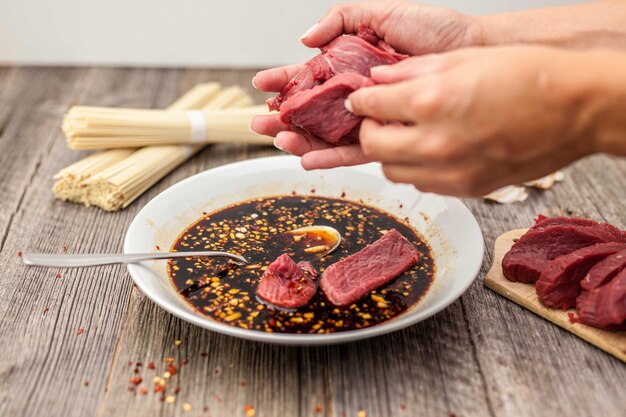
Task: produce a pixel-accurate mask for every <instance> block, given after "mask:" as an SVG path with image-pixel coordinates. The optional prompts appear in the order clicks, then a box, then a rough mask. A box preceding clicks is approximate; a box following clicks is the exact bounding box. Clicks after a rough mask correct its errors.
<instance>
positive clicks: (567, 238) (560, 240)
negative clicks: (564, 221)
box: [502, 220, 626, 284]
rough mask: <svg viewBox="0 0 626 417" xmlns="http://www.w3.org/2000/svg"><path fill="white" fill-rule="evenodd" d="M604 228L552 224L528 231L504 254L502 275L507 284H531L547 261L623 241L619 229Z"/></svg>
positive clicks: (598, 224) (598, 225) (623, 237)
mask: <svg viewBox="0 0 626 417" xmlns="http://www.w3.org/2000/svg"><path fill="white" fill-rule="evenodd" d="M546 221H547V220H546ZM605 225H606V224H605V223H603V224H600V223H597V224H596V226H576V225H555V226H549V227H545V228H538V229H535V230H532V229H531V230H529V231H528V232H526V233H525V234H524V235H523V236H522V237H521V238H520V239H519V240H518V241H517V242H515V244H513V246H512V247H511V249H510V250H509V251H508V252H507V253H506V254H505V255H504V258H503V259H502V272H503V273H504V276H505V277H506V278H507V279H508V280H509V281H517V282H523V283H527V284H528V283H534V282H535V281H537V279H539V276H540V275H541V272H542V271H543V270H544V268H545V267H546V266H547V263H548V261H551V260H553V259H556V258H558V257H559V256H563V255H567V254H568V253H571V252H574V251H575V250H577V249H580V248H584V247H586V246H591V245H595V244H597V243H606V242H626V235H624V234H623V233H621V231H620V230H619V229H617V228H615V229H616V230H617V231H619V232H620V233H615V232H614V231H613V230H612V229H610V228H608V227H606V226H605ZM609 226H610V225H609Z"/></svg>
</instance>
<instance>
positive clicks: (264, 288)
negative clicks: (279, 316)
mask: <svg viewBox="0 0 626 417" xmlns="http://www.w3.org/2000/svg"><path fill="white" fill-rule="evenodd" d="M316 277H317V271H316V270H315V269H314V268H313V266H312V265H311V264H310V263H308V262H304V261H303V262H300V263H298V264H296V263H295V262H294V261H293V259H291V258H290V257H289V255H286V254H284V255H280V256H279V257H278V258H276V260H275V261H274V262H272V263H271V264H269V266H268V267H267V269H266V270H265V272H264V273H263V276H262V277H261V283H260V284H259V286H258V288H257V290H256V293H257V295H258V296H259V297H261V298H262V299H263V300H266V301H267V302H269V303H271V304H273V305H275V306H278V307H283V308H298V307H302V306H303V305H306V304H307V303H308V302H309V301H310V300H311V298H313V296H314V295H315V293H316V291H317V283H316V282H315V278H316Z"/></svg>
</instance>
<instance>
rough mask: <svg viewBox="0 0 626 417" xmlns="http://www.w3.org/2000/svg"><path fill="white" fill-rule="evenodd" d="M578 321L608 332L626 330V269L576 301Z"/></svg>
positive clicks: (586, 292)
mask: <svg viewBox="0 0 626 417" xmlns="http://www.w3.org/2000/svg"><path fill="white" fill-rule="evenodd" d="M576 309H577V310H578V321H580V322H581V323H584V324H588V325H591V326H594V327H600V328H604V329H608V330H624V329H626V269H624V270H622V271H621V272H620V273H619V274H617V275H616V276H614V277H613V279H611V281H609V282H608V283H607V284H604V285H603V286H601V287H599V288H596V289H594V290H593V291H583V292H582V294H580V296H579V297H578V299H577V300H576Z"/></svg>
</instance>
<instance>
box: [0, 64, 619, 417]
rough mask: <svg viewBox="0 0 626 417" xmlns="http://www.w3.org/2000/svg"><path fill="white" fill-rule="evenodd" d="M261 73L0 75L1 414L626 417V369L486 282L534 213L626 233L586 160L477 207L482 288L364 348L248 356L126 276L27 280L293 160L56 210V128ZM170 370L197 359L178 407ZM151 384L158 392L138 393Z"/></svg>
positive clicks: (197, 160)
mask: <svg viewBox="0 0 626 417" xmlns="http://www.w3.org/2000/svg"><path fill="white" fill-rule="evenodd" d="M252 74H253V71H215V70H185V69H168V70H162V69H116V68H72V69H68V68H6V67H5V68H0V416H90V415H98V416H127V415H128V416H139V415H149V416H153V415H162V416H169V415H177V416H178V415H185V416H194V417H196V416H199V417H201V416H205V417H206V416H213V417H221V416H229V417H230V416H246V415H251V414H252V413H253V412H252V410H254V412H255V413H256V414H255V415H256V416H259V417H262V416H270V417H279V416H318V415H319V416H337V417H339V416H346V417H352V416H357V415H360V416H362V415H367V416H370V417H372V416H448V415H450V416H452V415H456V416H523V415H537V416H539V415H541V416H548V415H549V416H564V415H566V416H591V415H595V416H602V417H609V416H618V415H621V416H623V415H624V414H623V413H624V410H625V409H626V385H625V381H626V366H625V365H624V364H623V363H621V362H619V361H618V360H616V359H615V358H613V357H611V356H609V355H607V354H605V353H603V352H602V351H600V350H598V349H596V348H594V347H593V346H591V345H589V344H587V343H585V342H584V341H582V340H580V339H578V338H577V337H575V336H573V335H572V334H570V333H568V332H566V331H564V330H562V329H560V328H558V327H556V326H554V325H552V324H550V323H549V322H547V321H546V320H543V319H541V318H540V317H538V316H535V315H534V314H532V313H530V312H529V311H527V310H524V309H523V308H521V307H519V306H517V305H515V304H513V303H511V302H510V301H508V300H506V299H504V298H502V297H500V296H499V295H497V294H495V293H493V292H491V291H490V290H488V289H486V288H484V287H483V285H482V278H483V275H484V272H485V271H486V270H487V268H488V267H489V265H490V263H491V257H492V251H493V243H494V240H495V238H496V237H497V236H498V235H499V234H500V233H502V232H504V231H506V230H509V229H512V228H519V227H525V226H528V225H529V224H530V222H531V221H532V218H533V217H534V216H535V215H536V214H537V213H544V214H547V215H561V214H565V215H574V216H584V217H589V218H593V219H596V220H605V221H609V222H611V223H613V224H615V225H617V226H619V227H622V228H624V227H626V209H625V208H626V196H625V192H626V160H624V159H622V160H618V159H615V158H608V157H605V156H596V157H593V158H588V159H586V160H584V161H581V162H579V163H577V164H576V165H575V166H573V167H572V168H570V169H567V170H566V179H565V181H564V182H563V183H561V184H559V185H557V186H556V187H555V188H554V189H553V190H550V191H547V192H535V191H533V192H532V193H531V196H530V198H529V199H528V200H527V201H526V202H525V203H522V204H513V205H497V204H492V203H488V202H484V201H480V200H468V201H466V204H467V205H468V206H469V207H470V209H471V210H472V212H473V213H474V215H475V216H476V218H477V219H478V222H479V223H480V226H481V228H482V230H483V233H484V236H485V241H486V246H487V252H486V255H485V261H484V265H483V268H482V271H481V275H480V276H479V277H478V279H477V280H476V282H475V283H474V285H472V287H471V288H470V289H469V290H468V291H467V292H466V293H465V294H464V295H463V296H462V297H461V298H460V299H459V300H458V301H457V302H455V303H454V304H452V305H451V306H450V307H448V308H447V309H446V310H445V311H443V312H441V313H439V314H437V315H436V316H435V317H433V318H431V319H429V320H426V321H425V322H422V323H419V324H417V325H415V326H413V327H411V328H408V329H405V330H403V331H399V332H396V333H394V334H391V335H387V336H383V337H378V338H375V339H372V340H368V341H363V342H358V343H351V344H346V345H340V346H330V347H318V348H297V347H282V346H273V345H266V344H259V343H253V342H247V341H242V340H238V339H234V338H231V337H226V336H221V335H219V334H215V333H211V332H209V331H206V330H203V329H200V328H198V327H194V326H192V325H190V324H188V323H186V322H183V321H181V320H179V319H177V318H175V317H173V316H171V315H170V314H168V313H166V312H165V311H163V310H161V309H160V308H158V307H157V306H156V305H154V304H153V303H152V302H150V301H149V300H148V299H147V298H146V297H145V296H144V295H143V294H142V293H141V292H140V291H139V290H138V289H137V288H135V287H134V285H133V283H132V281H131V279H130V277H129V275H128V273H127V272H126V269H125V268H124V267H123V266H109V267H98V268H92V269H75V270H55V269H27V268H25V267H24V266H22V265H21V262H20V258H19V257H18V252H19V251H20V250H25V249H30V250H37V251H45V252H62V251H63V248H64V247H67V248H68V249H69V251H70V252H119V251H121V250H122V239H123V236H124V233H125V231H126V228H127V227H128V225H129V224H130V222H131V220H132V219H133V217H134V216H135V214H136V213H137V212H138V210H139V209H140V208H141V207H142V206H143V205H144V204H146V203H147V202H148V201H149V200H150V199H151V198H153V197H154V196H156V195H157V194H158V193H159V192H161V191H163V190H164V189H166V188H167V187H169V186H171V185H172V184H174V183H176V182H177V181H180V180H182V179H183V178H186V177H188V176H189V175H191V174H195V173H197V172H200V171H203V170H206V169H208V168H212V167H215V166H218V165H221V164H224V163H227V162H231V161H235V160H241V159H247V158H254V157H259V156H265V155H272V154H276V153H278V151H277V150H275V149H270V148H268V147H254V146H235V145H220V146H212V147H209V148H207V149H205V150H204V151H203V152H201V153H199V154H198V155H197V156H195V157H194V158H193V159H192V160H191V161H189V162H188V163H187V164H185V165H184V166H183V167H180V168H179V169H177V170H176V171H174V172H173V173H172V174H171V175H169V176H168V177H167V178H165V179H164V180H162V181H161V182H160V183H158V184H157V185H156V186H155V187H153V188H152V189H150V190H149V191H148V192H147V193H146V194H145V195H144V196H142V197H141V198H140V199H139V200H137V201H135V203H133V204H132V205H131V206H130V207H128V208H127V209H126V210H124V211H121V212H117V213H105V212H103V211H101V210H99V209H96V208H89V209H88V208H85V207H82V206H78V205H74V204H68V203H63V202H60V201H57V200H55V199H54V198H53V196H52V194H51V191H50V190H51V186H52V175H53V174H54V173H56V172H57V171H58V170H59V169H61V168H62V167H64V166H66V165H68V164H69V163H71V162H73V161H76V160H77V159H79V158H80V157H81V156H83V155H84V154H81V153H76V152H72V151H69V150H68V149H67V148H66V146H65V143H64V139H63V135H62V133H61V132H60V129H59V126H60V123H61V117H62V115H63V113H64V112H65V111H66V110H67V109H68V107H69V106H70V105H72V104H76V103H82V104H89V105H103V106H125V107H157V108H163V107H165V106H166V105H168V104H169V103H170V102H172V101H173V100H174V99H175V98H176V97H178V96H179V95H180V94H182V93H183V92H184V91H186V90H188V89H189V88H191V87H192V86H193V85H195V84H196V83H198V82H201V81H207V80H219V81H222V82H224V83H225V84H230V83H241V85H243V86H249V85H250V78H251V76H252ZM249 89H250V90H251V91H252V88H251V87H249ZM257 98H258V99H262V97H261V96H260V95H258V94H257ZM57 274H60V275H57ZM79 329H83V332H82V333H81V331H80V330H79ZM79 333H80V334H79ZM176 340H180V341H181V342H182V343H181V344H180V345H176V344H175V341H176ZM168 357H172V358H174V361H175V362H174V363H175V364H176V365H180V361H183V363H184V362H185V361H188V363H187V364H186V365H184V366H178V373H177V374H176V375H174V376H172V377H171V380H170V383H169V387H170V388H169V392H168V394H173V391H174V387H179V391H178V393H177V394H176V395H175V396H174V397H173V398H174V399H175V402H174V403H171V404H170V403H168V402H167V401H163V402H161V401H159V399H158V397H159V395H156V394H153V393H152V386H153V378H154V376H157V375H162V374H163V372H164V370H165V367H166V361H167V358H168ZM137 362H140V363H141V365H139V364H137ZM150 362H154V364H155V367H156V369H148V364H149V363H150ZM135 369H137V370H138V373H135ZM137 376H139V377H142V378H143V382H142V383H141V384H140V385H146V386H147V387H148V388H149V393H148V394H147V395H142V394H141V393H139V392H138V389H135V392H131V391H129V378H132V377H137ZM184 403H188V404H189V405H190V406H191V410H190V411H188V412H186V411H185V410H184ZM246 406H248V408H247V409H246ZM205 407H206V408H205ZM250 407H251V408H250ZM246 410H248V412H247V413H246ZM361 411H363V412H365V413H366V414H362V413H361V414H359V412H361Z"/></svg>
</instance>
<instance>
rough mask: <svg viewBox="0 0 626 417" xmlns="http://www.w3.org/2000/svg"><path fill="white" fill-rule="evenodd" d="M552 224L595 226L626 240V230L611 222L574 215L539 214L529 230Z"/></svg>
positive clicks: (532, 230) (540, 228) (620, 239)
mask: <svg viewBox="0 0 626 417" xmlns="http://www.w3.org/2000/svg"><path fill="white" fill-rule="evenodd" d="M550 226H579V227H594V228H596V229H597V230H603V231H604V232H605V233H607V234H608V236H613V237H614V238H615V240H616V241H624V240H625V239H626V232H624V231H622V230H620V229H618V228H617V227H615V226H613V225H612V224H609V223H599V222H596V221H594V220H589V219H578V218H573V217H546V216H544V215H542V214H540V215H538V216H537V218H536V219H535V225H534V226H533V227H531V228H530V229H529V230H528V231H529V232H535V231H539V230H543V229H547V228H548V227H550Z"/></svg>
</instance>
